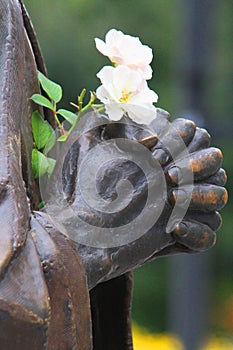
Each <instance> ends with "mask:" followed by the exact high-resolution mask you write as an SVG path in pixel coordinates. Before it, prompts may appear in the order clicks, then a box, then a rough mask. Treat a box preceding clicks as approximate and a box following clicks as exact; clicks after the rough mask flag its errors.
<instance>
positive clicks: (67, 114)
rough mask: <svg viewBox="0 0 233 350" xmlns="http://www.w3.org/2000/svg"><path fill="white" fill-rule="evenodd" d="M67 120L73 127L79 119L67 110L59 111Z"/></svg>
mask: <svg viewBox="0 0 233 350" xmlns="http://www.w3.org/2000/svg"><path fill="white" fill-rule="evenodd" d="M57 113H58V114H60V115H61V116H62V117H63V118H65V120H67V121H68V122H69V123H70V124H71V125H73V124H74V123H75V121H76V119H77V115H76V114H75V113H73V112H70V111H67V110H66V109H59V110H58V111H57Z"/></svg>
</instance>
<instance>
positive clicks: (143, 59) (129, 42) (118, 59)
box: [95, 29, 153, 80]
mask: <svg viewBox="0 0 233 350" xmlns="http://www.w3.org/2000/svg"><path fill="white" fill-rule="evenodd" d="M95 44H96V48H97V50H99V51H100V52H101V53H102V54H103V55H104V56H107V57H109V59H110V60H111V61H112V62H113V63H114V64H115V65H125V66H128V67H129V68H131V69H135V70H139V71H140V72H141V73H142V75H143V78H144V79H146V80H148V79H151V77H152V69H151V67H150V63H151V61H152V58H153V54H152V49H151V48H150V47H148V46H146V45H142V43H141V41H140V40H139V38H136V37H132V36H130V35H125V34H124V33H122V32H121V31H118V30H116V29H111V30H109V31H108V33H107V34H106V36H105V42H104V41H103V40H100V39H98V38H95Z"/></svg>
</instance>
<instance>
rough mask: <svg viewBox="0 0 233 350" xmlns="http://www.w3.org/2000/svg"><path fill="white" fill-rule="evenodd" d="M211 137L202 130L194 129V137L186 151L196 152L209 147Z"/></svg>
mask: <svg viewBox="0 0 233 350" xmlns="http://www.w3.org/2000/svg"><path fill="white" fill-rule="evenodd" d="M210 141H211V137H210V134H209V133H208V132H207V131H206V130H205V129H202V128H196V132H195V135H194V137H193V139H192V141H191V142H190V144H189V145H188V150H189V152H190V153H192V152H195V151H198V150H200V149H203V148H207V147H209V146H210Z"/></svg>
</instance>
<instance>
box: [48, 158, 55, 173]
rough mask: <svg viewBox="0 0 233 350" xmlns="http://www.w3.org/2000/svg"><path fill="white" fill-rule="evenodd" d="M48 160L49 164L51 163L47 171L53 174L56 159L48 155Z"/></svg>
mask: <svg viewBox="0 0 233 350" xmlns="http://www.w3.org/2000/svg"><path fill="white" fill-rule="evenodd" d="M47 161H48V165H49V166H48V169H47V172H48V174H49V175H51V174H52V172H53V170H54V167H55V165H56V160H55V159H53V158H49V157H47Z"/></svg>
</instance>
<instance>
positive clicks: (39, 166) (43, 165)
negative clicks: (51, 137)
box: [32, 149, 49, 179]
mask: <svg viewBox="0 0 233 350" xmlns="http://www.w3.org/2000/svg"><path fill="white" fill-rule="evenodd" d="M48 166H49V165H48V161H47V157H46V156H45V155H44V154H43V153H41V152H40V151H38V150H37V149H33V150H32V170H33V175H34V178H35V179H38V178H39V177H40V176H43V175H44V174H46V173H47V171H48Z"/></svg>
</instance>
